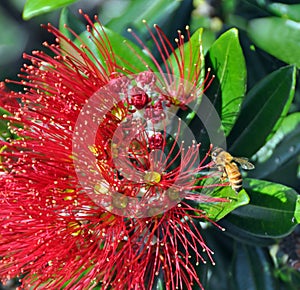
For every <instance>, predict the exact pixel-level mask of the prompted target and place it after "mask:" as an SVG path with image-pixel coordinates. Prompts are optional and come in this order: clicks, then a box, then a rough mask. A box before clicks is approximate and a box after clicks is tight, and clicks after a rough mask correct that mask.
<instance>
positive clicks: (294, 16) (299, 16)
mask: <svg viewBox="0 0 300 290" xmlns="http://www.w3.org/2000/svg"><path fill="white" fill-rule="evenodd" d="M267 9H268V10H269V11H270V12H271V13H273V14H274V15H276V16H279V17H282V18H288V19H291V20H294V21H300V4H285V3H270V4H269V5H268V6H267Z"/></svg>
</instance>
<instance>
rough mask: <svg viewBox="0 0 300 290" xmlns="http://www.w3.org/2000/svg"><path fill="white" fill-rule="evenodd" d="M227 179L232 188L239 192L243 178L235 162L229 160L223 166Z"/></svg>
mask: <svg viewBox="0 0 300 290" xmlns="http://www.w3.org/2000/svg"><path fill="white" fill-rule="evenodd" d="M225 170H226V174H227V177H228V181H229V183H230V186H231V187H232V189H233V190H234V191H236V192H239V191H240V190H241V189H242V185H243V179H242V175H241V173H240V171H239V168H238V166H237V164H236V163H234V162H231V163H228V164H227V165H226V166H225Z"/></svg>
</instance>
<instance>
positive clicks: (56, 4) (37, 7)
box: [23, 0, 77, 20]
mask: <svg viewBox="0 0 300 290" xmlns="http://www.w3.org/2000/svg"><path fill="white" fill-rule="evenodd" d="M76 1H77V0H55V1H53V0H27V1H26V3H25V6H24V10H23V19H25V20H28V19H30V18H32V17H34V16H37V15H40V14H43V13H47V12H50V11H53V10H56V9H58V8H61V7H63V6H66V5H69V4H71V3H73V2H76Z"/></svg>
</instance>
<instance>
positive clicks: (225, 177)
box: [220, 169, 227, 181]
mask: <svg viewBox="0 0 300 290" xmlns="http://www.w3.org/2000/svg"><path fill="white" fill-rule="evenodd" d="M220 179H221V180H222V181H224V180H225V179H227V173H226V171H225V169H224V170H223V173H222V176H221V178H220Z"/></svg>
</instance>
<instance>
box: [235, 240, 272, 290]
mask: <svg viewBox="0 0 300 290" xmlns="http://www.w3.org/2000/svg"><path fill="white" fill-rule="evenodd" d="M271 265H272V260H271V257H270V255H269V253H268V251H267V249H264V248H259V247H253V246H247V245H244V244H240V243H237V244H236V247H235V251H234V260H233V263H232V275H231V276H230V282H231V288H230V289H234V290H245V289H247V290H262V289H263V290H277V289H278V288H277V283H276V280H275V278H274V276H273V269H272V266H271Z"/></svg>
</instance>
